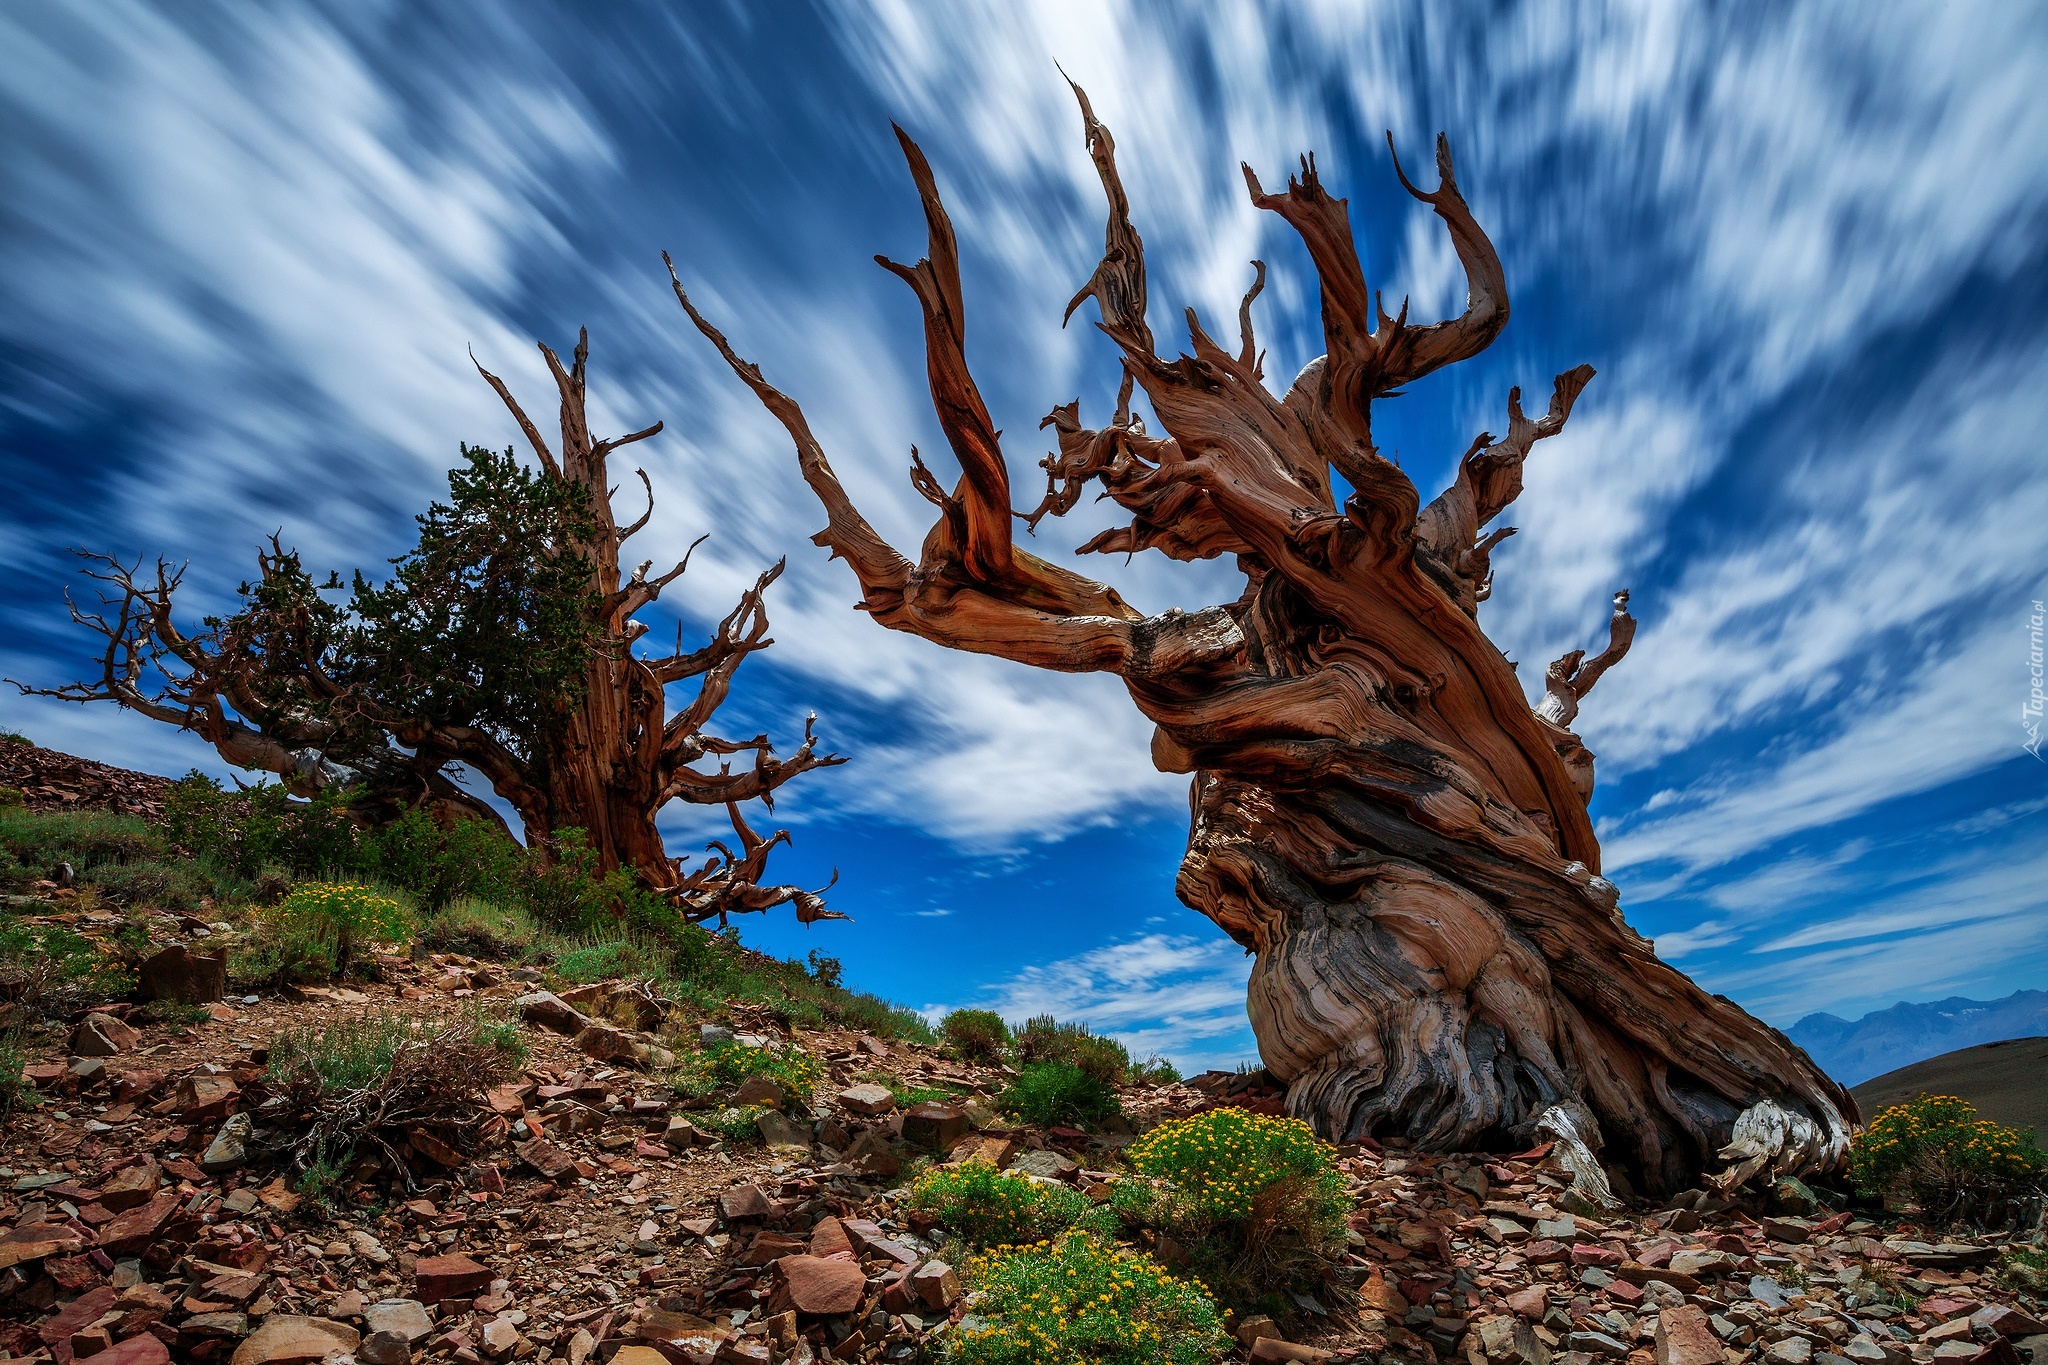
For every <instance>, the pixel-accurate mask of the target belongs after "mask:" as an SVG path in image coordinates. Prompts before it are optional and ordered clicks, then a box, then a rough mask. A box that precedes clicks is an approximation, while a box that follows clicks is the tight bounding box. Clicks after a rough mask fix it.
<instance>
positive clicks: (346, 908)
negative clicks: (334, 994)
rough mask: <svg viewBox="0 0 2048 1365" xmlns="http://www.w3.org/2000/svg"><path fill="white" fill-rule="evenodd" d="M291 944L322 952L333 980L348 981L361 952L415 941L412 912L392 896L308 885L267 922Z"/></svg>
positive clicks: (296, 890)
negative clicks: (377, 945) (334, 978)
mask: <svg viewBox="0 0 2048 1365" xmlns="http://www.w3.org/2000/svg"><path fill="white" fill-rule="evenodd" d="M264 918H265V921H266V923H267V924H268V925H269V926H271V927H272V929H273V932H275V933H276V935H277V936H278V937H279V938H281V939H282V940H283V941H284V942H286V943H304V944H308V945H312V946H313V947H315V948H317V950H318V951H319V953H320V954H321V956H322V958H324V960H325V961H326V962H327V963H328V969H329V972H330V974H331V975H333V976H344V975H346V974H347V972H348V968H349V963H350V961H351V959H352V958H353V957H354V956H355V954H356V952H357V951H358V950H359V949H361V948H363V947H366V946H369V945H372V944H382V945H385V946H387V947H397V946H400V945H403V944H406V943H409V942H410V941H411V940H412V936H413V932H414V925H413V919H412V915H411V913H410V912H408V911H407V910H406V908H405V907H404V906H402V905H400V904H399V903H398V902H397V901H395V900H393V899H391V897H389V896H384V895H379V894H378V893H377V892H375V891H372V890H371V889H370V888H369V887H366V886H357V885H355V884H353V883H349V882H339V883H337V882H308V883H306V884H305V885H303V886H298V887H294V888H293V889H292V892H291V894H290V895H288V896H286V897H285V898H284V899H283V900H282V901H280V902H278V905H277V908H276V909H275V910H273V911H271V912H270V913H269V914H268V915H267V916H265V917H264Z"/></svg>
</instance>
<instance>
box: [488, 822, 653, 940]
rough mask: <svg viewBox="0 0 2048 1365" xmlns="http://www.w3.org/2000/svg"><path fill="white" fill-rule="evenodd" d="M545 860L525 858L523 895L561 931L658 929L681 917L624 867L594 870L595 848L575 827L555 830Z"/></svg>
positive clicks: (548, 924)
mask: <svg viewBox="0 0 2048 1365" xmlns="http://www.w3.org/2000/svg"><path fill="white" fill-rule="evenodd" d="M548 854H549V857H548V860H547V861H546V862H545V863H540V862H532V861H530V862H529V864H528V868H527V878H526V898H527V905H528V906H529V908H531V909H532V911H533V917H534V919H535V920H537V921H538V922H539V923H541V924H543V925H545V926H546V927H548V928H550V929H553V930H555V931H556V932H557V933H564V934H587V933H601V932H611V933H617V932H619V931H620V930H621V929H626V928H632V929H641V930H644V931H651V932H654V933H657V934H659V933H662V932H664V931H667V930H670V929H674V928H678V927H681V926H682V925H683V921H682V919H681V918H680V917H679V916H678V915H677V914H676V912H675V909H674V907H672V906H669V905H668V904H666V903H665V902H663V901H661V900H660V899H658V898H657V897H655V896H654V895H652V894H650V893H649V892H648V891H647V890H645V889H644V888H643V887H642V886H641V885H640V879H639V878H638V877H636V876H634V875H633V873H632V872H631V871H629V870H628V869H626V868H614V869H613V870H612V871H610V872H608V873H607V872H599V871H598V853H597V850H596V849H594V848H592V847H591V846H590V839H589V837H588V836H587V835H585V834H584V832H583V831H582V830H580V829H567V830H563V831H561V832H560V833H559V834H557V835H556V836H555V838H554V839H553V840H551V841H550V843H549V845H548Z"/></svg>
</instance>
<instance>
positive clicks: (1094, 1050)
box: [1073, 1033, 1131, 1085]
mask: <svg viewBox="0 0 2048 1365" xmlns="http://www.w3.org/2000/svg"><path fill="white" fill-rule="evenodd" d="M1073 1063H1074V1065H1075V1066H1078V1067H1080V1068H1081V1069H1082V1070H1083V1071H1085V1072H1087V1073H1088V1074H1089V1075H1091V1076H1093V1077H1095V1079H1097V1080H1098V1081H1101V1082H1102V1083H1103V1084H1105V1085H1121V1084H1123V1080H1124V1073H1126V1072H1127V1071H1129V1070H1130V1069H1131V1054H1130V1053H1129V1052H1127V1051H1125V1050H1124V1045H1123V1044H1122V1043H1119V1042H1118V1041H1117V1040H1116V1039H1114V1038H1104V1037H1102V1036H1100V1035H1099V1034H1093V1033H1088V1034H1083V1035H1082V1036H1081V1037H1079V1038H1076V1039H1075V1040H1074V1053H1073Z"/></svg>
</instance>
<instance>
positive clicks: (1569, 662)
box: [1536, 588, 1636, 726]
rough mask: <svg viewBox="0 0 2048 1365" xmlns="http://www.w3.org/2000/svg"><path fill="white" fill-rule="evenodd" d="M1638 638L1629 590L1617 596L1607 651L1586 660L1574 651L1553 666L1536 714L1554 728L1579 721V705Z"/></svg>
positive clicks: (1579, 651) (1546, 674) (1582, 652)
mask: <svg viewBox="0 0 2048 1365" xmlns="http://www.w3.org/2000/svg"><path fill="white" fill-rule="evenodd" d="M1635 638H1636V618H1635V617H1633V616H1631V615H1629V614H1628V589H1627V588H1623V589H1622V590H1621V591H1620V592H1618V593H1616V594H1614V615H1613V616H1611V617H1609V618H1608V621H1607V648H1605V649H1603V650H1601V651H1600V652H1599V653H1598V654H1595V655H1594V656H1593V657H1592V658H1590V659H1588V658H1586V651H1585V650H1583V649H1575V650H1573V651H1572V652H1571V653H1569V654H1567V655H1565V656H1564V657H1563V658H1561V659H1558V660H1557V661H1556V662H1554V663H1552V664H1551V665H1550V667H1549V668H1547V669H1545V670H1544V674H1543V700H1542V701H1540V702H1537V703H1536V714H1537V715H1539V716H1541V717H1542V718H1543V719H1545V720H1547V721H1549V722H1550V723H1551V724H1552V725H1560V726H1565V725H1570V724H1571V723H1572V722H1573V721H1574V720H1576V719H1578V715H1579V703H1580V701H1582V700H1584V698H1585V695H1586V694H1587V693H1588V692H1590V691H1592V690H1593V684H1594V683H1596V682H1599V681H1600V675H1601V674H1603V673H1605V672H1606V671H1607V670H1608V669H1610V668H1612V667H1614V666H1615V665H1616V664H1618V663H1620V662H1621V657H1622V655H1624V654H1626V653H1628V647H1629V645H1630V644H1631V643H1633V642H1634V640H1635Z"/></svg>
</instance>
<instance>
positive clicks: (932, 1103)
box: [903, 1100, 973, 1152]
mask: <svg viewBox="0 0 2048 1365" xmlns="http://www.w3.org/2000/svg"><path fill="white" fill-rule="evenodd" d="M972 1126H973V1125H972V1124H970V1123H969V1122H968V1120H967V1111H966V1110H965V1109H962V1108H961V1107H960V1106H959V1105H957V1104H946V1103H943V1102H942V1101H939V1100H927V1101H925V1102H924V1103H923V1104H920V1105H917V1106H916V1107H914V1108H912V1109H910V1110H908V1111H907V1112H906V1113H905V1114H904V1115H903V1140H904V1141H905V1142H907V1143H909V1144H910V1145H911V1146H913V1147H922V1148H924V1149H925V1150H926V1151H931V1152H944V1151H948V1150H950V1149H951V1148H952V1146H953V1144H954V1143H956V1142H958V1141H959V1140H960V1139H961V1138H962V1137H964V1136H966V1134H967V1130H968V1129H969V1128H970V1127H972Z"/></svg>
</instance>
